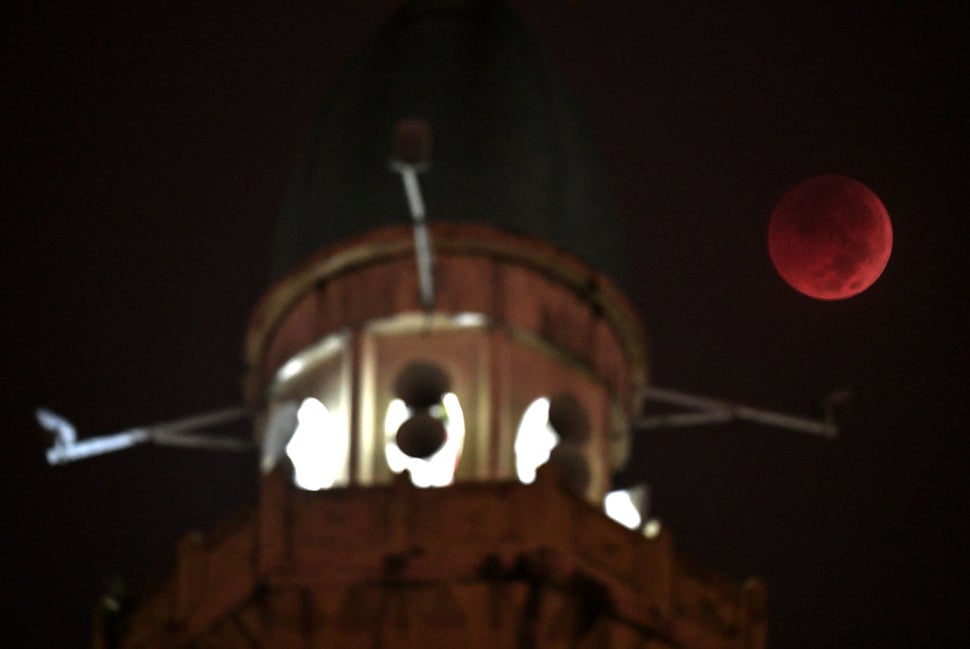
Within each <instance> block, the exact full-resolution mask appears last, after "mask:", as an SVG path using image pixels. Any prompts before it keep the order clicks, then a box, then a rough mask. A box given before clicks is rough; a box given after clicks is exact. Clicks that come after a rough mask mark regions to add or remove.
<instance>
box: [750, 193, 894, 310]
mask: <svg viewBox="0 0 970 649" xmlns="http://www.w3.org/2000/svg"><path fill="white" fill-rule="evenodd" d="M892 247H893V229H892V224H891V223H890V222H889V214H888V213H887V212H886V208H885V206H883V204H882V201H880V200H879V197H878V196H876V195H875V193H873V192H872V190H870V189H869V188H868V187H866V186H865V185H863V184H862V183H860V182H859V181H857V180H853V179H852V178H848V177H846V176H838V175H825V176H815V177H813V178H809V179H808V180H805V181H802V182H800V183H798V184H797V185H795V186H794V187H792V188H791V189H789V190H788V191H787V192H786V193H785V195H784V196H782V198H781V200H780V201H779V202H778V205H776V206H775V209H774V211H773V212H772V214H771V220H770V221H769V223H768V253H769V254H770V255H771V261H772V263H773V264H774V265H775V268H776V269H777V270H778V274H779V275H781V277H782V279H784V280H785V281H786V282H788V284H790V285H791V287H792V288H794V289H795V290H796V291H799V292H801V293H804V294H805V295H808V296H809V297H813V298H816V299H819V300H842V299H845V298H848V297H852V296H853V295H857V294H859V293H861V292H862V291H864V290H866V289H867V288H869V287H870V286H872V284H873V283H874V282H875V281H876V280H877V279H879V276H880V275H882V271H883V270H884V269H885V268H886V264H887V263H888V262H889V255H890V253H891V252H892Z"/></svg>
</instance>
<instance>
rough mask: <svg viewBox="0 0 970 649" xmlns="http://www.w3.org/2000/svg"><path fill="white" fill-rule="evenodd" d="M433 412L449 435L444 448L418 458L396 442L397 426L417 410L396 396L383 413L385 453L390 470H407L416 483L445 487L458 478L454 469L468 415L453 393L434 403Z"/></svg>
mask: <svg viewBox="0 0 970 649" xmlns="http://www.w3.org/2000/svg"><path fill="white" fill-rule="evenodd" d="M430 412H431V414H432V415H433V416H435V417H437V418H438V419H441V420H442V422H443V423H444V426H445V432H446V433H447V436H446V437H445V441H444V444H442V446H441V448H439V449H438V450H437V451H436V452H435V453H434V454H433V455H431V456H430V457H427V458H416V457H411V456H410V455H407V454H406V453H404V451H402V450H401V449H400V447H398V445H397V442H396V441H395V436H396V434H397V431H398V428H400V427H401V424H403V423H404V422H405V421H407V419H408V418H409V417H411V415H412V414H414V411H413V410H412V409H411V408H408V406H407V405H406V404H405V403H404V401H402V400H401V399H394V400H393V401H391V403H390V405H389V406H388V408H387V414H386V415H385V416H384V440H385V445H384V453H385V456H386V458H387V466H388V467H390V469H391V471H393V472H394V473H401V472H402V471H404V470H405V469H407V470H408V472H409V473H410V475H411V482H412V483H413V484H414V486H416V487H446V486H448V485H450V484H451V483H452V482H454V480H455V468H456V467H457V466H458V459H459V458H460V457H461V451H462V447H463V446H464V443H465V417H464V414H463V413H462V410H461V404H460V403H459V402H458V397H457V396H456V395H455V394H454V393H453V392H448V393H446V394H445V395H444V396H442V398H441V404H440V405H437V406H433V407H432V408H431V411H430Z"/></svg>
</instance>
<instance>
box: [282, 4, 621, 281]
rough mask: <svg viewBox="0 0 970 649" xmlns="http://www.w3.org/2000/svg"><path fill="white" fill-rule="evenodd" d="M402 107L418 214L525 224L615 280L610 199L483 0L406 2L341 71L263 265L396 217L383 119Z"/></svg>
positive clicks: (617, 249)
mask: <svg viewBox="0 0 970 649" xmlns="http://www.w3.org/2000/svg"><path fill="white" fill-rule="evenodd" d="M407 117H418V118H421V119H424V120H427V121H428V122H429V123H430V125H431V131H432V136H433V144H432V148H431V167H430V169H429V170H428V171H427V172H426V173H424V174H422V175H421V187H422V190H423V193H424V199H425V203H426V206H427V213H428V218H429V219H431V220H432V221H439V220H450V221H477V222H485V223H489V224H492V225H495V226H498V227H501V228H504V229H507V230H511V231H513V232H525V233H530V234H535V235H538V236H541V237H543V238H545V239H547V240H549V241H551V242H553V243H555V244H557V245H559V246H561V247H563V248H565V249H567V250H569V251H570V252H572V253H574V254H576V255H577V256H579V257H580V258H582V259H584V260H586V261H587V262H588V263H590V264H591V265H593V266H594V267H596V268H597V269H598V270H600V271H602V272H604V273H606V274H607V275H609V276H611V277H612V278H613V279H616V280H622V277H621V275H622V272H621V268H622V254H621V248H622V246H621V244H620V232H619V227H618V225H617V222H616V218H615V215H614V213H613V206H612V200H611V197H610V195H609V192H608V191H607V190H606V187H605V182H604V179H603V177H602V174H601V171H600V169H599V167H598V165H597V164H596V156H595V155H594V154H593V151H592V149H591V146H590V144H589V140H588V136H587V134H586V132H585V130H584V129H583V127H582V125H581V122H580V119H579V118H578V115H577V113H576V110H575V108H574V107H573V104H572V102H571V101H570V99H569V98H568V96H567V93H566V92H565V90H564V88H563V85H562V83H561V82H560V80H559V78H558V77H557V75H556V74H555V73H554V71H553V70H552V68H551V66H550V65H549V63H548V62H547V61H546V60H545V58H544V57H543V56H542V55H541V54H540V53H539V52H538V50H537V48H536V47H535V45H534V44H533V43H532V41H531V40H530V39H529V37H528V36H527V35H526V33H525V31H524V29H523V28H522V26H521V25H520V24H519V22H518V21H517V20H516V18H515V17H514V16H513V15H512V13H511V12H510V11H509V10H508V9H507V8H506V7H505V6H504V5H502V4H501V3H500V2H497V1H492V0H478V1H475V0H465V1H461V0H451V1H447V0H417V1H415V2H412V3H409V4H408V5H406V6H405V7H404V8H403V9H401V10H400V11H398V12H397V13H396V14H395V15H394V16H392V17H391V18H390V19H389V20H388V21H387V22H386V23H385V24H384V25H383V26H382V27H381V29H380V30H379V31H378V33H377V34H376V35H375V36H374V37H373V38H372V40H371V41H370V43H369V44H368V45H367V47H366V48H365V49H364V50H363V52H361V53H360V54H359V56H358V57H357V58H356V60H354V61H353V62H352V63H351V65H350V66H349V67H348V68H347V69H346V70H345V71H344V73H343V75H342V76H341V78H340V79H339V80H338V82H337V84H336V86H335V87H334V88H333V89H332V92H331V94H330V96H329V98H328V100H327V102H326V104H325V106H324V107H323V111H322V113H321V115H320V117H319V120H318V122H317V125H316V129H315V132H314V134H313V136H312V138H311V139H310V141H309V142H308V143H307V145H306V148H305V150H304V151H303V154H302V159H301V161H300V163H299V165H298V167H297V169H296V173H295V174H294V177H293V179H292V181H291V184H290V187H289V190H288V194H287V197H286V200H285V203H284V207H283V211H282V215H281V223H280V231H279V237H278V241H277V245H276V250H275V253H274V257H273V269H272V274H273V278H274V279H277V278H279V277H280V276H282V275H283V274H285V273H286V272H287V271H289V270H290V269H292V268H293V267H294V266H296V265H297V264H298V263H300V262H301V261H303V260H304V259H306V258H307V257H308V256H309V255H311V254H312V253H314V252H316V251H318V250H320V249H322V248H325V247H327V246H328V245H331V244H334V243H337V242H339V241H341V240H343V239H346V238H348V237H351V236H354V235H357V234H361V233H363V232H366V231H368V230H371V229H374V228H376V227H379V226H382V225H386V224H390V223H406V222H408V221H409V219H410V216H409V212H408V209H407V203H406V201H405V197H404V193H403V190H402V187H401V180H400V177H399V176H398V175H397V174H394V173H392V172H391V171H390V170H389V168H388V161H389V158H390V153H391V139H392V135H393V130H394V125H395V124H396V123H397V122H398V120H400V119H402V118H407Z"/></svg>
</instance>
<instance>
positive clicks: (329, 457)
mask: <svg viewBox="0 0 970 649" xmlns="http://www.w3.org/2000/svg"><path fill="white" fill-rule="evenodd" d="M296 416H297V425H296V430H295V431H293V436H292V437H291V438H290V441H289V442H288V443H287V444H286V455H287V456H288V457H289V458H290V461H291V462H293V471H294V473H293V481H294V482H295V483H296V485H297V486H298V487H300V488H302V489H307V490H310V491H317V490H320V489H329V488H330V487H332V486H333V485H334V482H336V481H337V478H338V477H339V476H340V474H341V471H342V469H343V468H344V466H345V465H346V463H347V459H348V451H349V449H348V445H347V434H346V431H343V430H342V427H341V426H339V425H338V423H337V422H336V421H335V418H334V417H333V415H331V414H330V411H329V410H328V409H327V407H326V406H325V405H323V403H322V402H321V401H319V400H318V399H314V398H309V399H304V400H303V402H302V403H301V404H300V408H299V410H297V414H296Z"/></svg>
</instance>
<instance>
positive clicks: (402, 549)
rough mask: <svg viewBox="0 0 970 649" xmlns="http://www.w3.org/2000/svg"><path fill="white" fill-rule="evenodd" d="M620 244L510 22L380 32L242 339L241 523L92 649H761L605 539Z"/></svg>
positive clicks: (632, 319) (618, 537) (621, 377)
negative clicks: (247, 457)
mask: <svg viewBox="0 0 970 649" xmlns="http://www.w3.org/2000/svg"><path fill="white" fill-rule="evenodd" d="M402 179H403V180H404V183H403V187H405V188H406V189H402ZM409 183H410V186H409ZM415 200H417V201H418V204H417V205H416V204H415ZM425 212H426V213H427V215H428V219H429V220H428V222H427V223H426V222H425V220H424V214H425ZM620 241H621V239H620V232H619V228H618V226H617V224H616V220H615V218H614V215H613V212H612V208H611V204H610V200H609V197H608V193H607V192H606V190H605V189H604V183H603V182H602V178H601V177H600V175H599V171H598V168H597V166H596V164H595V162H594V156H593V155H592V153H591V151H590V147H589V145H588V143H587V140H586V136H585V135H584V133H583V130H582V128H581V124H580V121H579V120H578V119H577V116H576V114H575V112H574V110H573V109H572V107H571V104H570V102H569V100H568V98H567V97H566V96H565V93H564V92H563V90H562V88H561V86H560V84H559V82H558V80H557V79H556V76H555V74H554V73H553V72H552V71H551V68H550V66H549V65H548V64H547V63H546V62H545V61H544V60H543V58H542V57H541V56H540V55H539V54H538V53H537V52H536V50H535V48H534V46H533V45H532V43H531V42H530V41H529V39H528V38H527V36H526V35H525V34H524V33H523V31H522V29H521V27H520V26H519V25H518V23H517V22H516V21H515V19H514V17H513V16H512V15H511V14H510V13H509V12H508V10H506V9H505V8H504V7H503V6H502V5H501V4H500V3H499V2H494V1H490V0H464V1H463V0H416V1H415V2H412V3H410V4H408V5H406V6H405V7H403V8H402V9H401V10H400V11H398V13H396V14H395V15H394V16H392V17H391V18H390V19H389V20H388V22H387V23H386V24H385V25H384V26H383V27H382V28H381V29H380V30H379V32H378V33H377V34H376V35H375V37H374V38H373V39H372V41H371V42H370V43H369V44H368V45H367V47H366V48H365V49H364V50H363V52H362V53H361V54H360V55H359V56H358V57H357V59H356V60H355V61H354V62H353V63H352V64H351V66H350V67H349V69H348V70H347V71H346V72H345V73H344V75H343V76H342V77H341V79H340V81H339V82H338V84H337V86H336V87H335V88H334V89H333V91H332V93H331V95H330V98H329V99H328V101H327V103H326V105H325V106H324V109H323V111H322V113H321V116H320V118H319V122H318V125H317V127H316V131H315V133H314V135H313V137H312V138H311V140H310V141H309V143H308V145H307V147H306V149H305V150H304V153H303V157H302V160H301V162H300V164H299V166H298V168H297V171H296V173H295V175H294V178H293V181H292V184H291V186H290V189H289V192H288V196H287V199H286V202H285V205H284V209H283V215H282V219H281V229H280V236H279V241H278V244H277V249H276V254H275V258H274V267H273V280H274V283H273V285H272V286H271V288H270V289H269V291H268V292H267V293H266V295H265V296H264V298H263V299H262V301H261V302H260V304H259V305H258V306H257V307H256V309H255V311H254V314H253V317H252V320H251V323H250V327H249V330H248V332H247V334H246V340H245V352H244V353H245V359H246V367H247V370H246V374H245V377H244V392H245V397H246V400H247V403H248V405H249V407H250V408H251V409H252V411H253V412H254V413H256V417H255V427H254V435H255V438H256V441H257V443H258V446H259V449H260V454H261V467H262V471H263V477H262V489H261V497H260V501H259V503H258V504H257V505H256V506H254V507H253V508H252V509H251V510H250V511H249V512H247V513H246V514H245V515H243V516H242V517H240V518H238V519H236V520H232V521H228V522H227V523H225V524H224V525H223V527H222V528H220V529H217V530H215V531H212V532H210V533H208V534H206V535H204V536H203V535H199V534H189V535H187V536H186V537H185V538H184V539H183V540H182V542H181V543H180V544H179V547H178V551H177V561H176V564H177V565H176V568H175V571H174V574H173V575H172V576H171V578H170V580H169V581H168V582H167V583H166V584H165V585H164V586H163V587H162V588H161V589H160V590H159V591H158V592H157V593H155V594H154V595H152V596H151V597H149V598H147V599H144V600H143V601H141V602H140V603H139V606H138V607H136V608H135V610H134V611H133V613H131V614H130V615H129V616H128V617H127V618H125V619H122V620H118V621H117V623H116V624H115V625H113V626H112V628H111V629H110V630H108V629H107V628H104V629H102V630H101V632H100V633H98V634H96V635H97V638H96V646H100V647H105V648H106V647H109V646H118V647H124V648H126V649H136V648H137V649H149V648H151V649H155V648H159V649H160V648H162V647H186V648H189V647H191V648H199V649H201V648H213V649H215V648H222V647H273V648H276V649H288V648H294V649H295V648H300V649H311V648H314V649H316V648H320V649H323V648H331V647H368V648H371V647H382V648H392V647H401V648H404V647H416V648H417V647H421V648H429V647H459V646H460V647H466V648H468V649H472V648H476V647H489V648H495V647H523V648H525V647H535V648H540V647H564V648H565V647H570V648H572V647H597V648H599V647H603V648H606V647H621V648H631V649H632V648H634V647H650V648H654V649H659V648H662V647H697V648H706V647H733V648H739V649H740V648H742V647H743V648H745V649H760V648H763V647H764V644H765V631H764V596H763V592H762V589H761V587H760V586H759V585H758V583H757V582H756V581H753V582H750V583H748V584H746V585H743V586H741V585H738V584H734V583H732V582H730V581H728V580H726V579H723V578H721V577H718V576H716V575H713V574H710V573H708V572H706V571H704V570H702V569H700V568H699V567H697V566H696V565H694V564H692V563H690V562H688V561H686V560H685V559H684V558H682V557H680V556H679V555H678V554H677V553H676V551H675V550H674V548H673V545H672V541H671V537H670V535H669V533H668V532H667V531H666V530H661V531H660V532H655V533H652V534H650V535H646V534H644V533H641V532H640V531H639V530H631V529H627V528H626V527H623V526H621V525H619V524H618V523H616V522H614V521H613V520H611V519H610V518H609V517H607V516H606V515H605V514H604V513H603V506H602V503H603V499H604V496H605V495H606V494H607V492H609V491H610V476H611V474H612V473H613V472H614V471H616V470H617V469H618V468H619V467H620V466H622V464H623V463H624V462H625V461H626V459H627V457H626V456H627V454H628V451H629V434H630V433H629V427H630V421H631V418H632V417H633V416H634V414H635V413H636V412H637V410H638V407H639V391H640V389H641V388H642V387H643V386H645V385H646V381H647V369H648V364H647V355H646V343H645V334H644V332H643V330H642V326H641V324H640V321H639V319H638V317H637V315H636V313H635V312H634V310H633V309H632V307H631V306H630V305H629V303H628V301H627V300H626V298H625V297H624V295H623V294H622V292H621V291H620V289H619V288H617V283H622V281H623V279H624V278H623V269H622V264H621V263H620V260H621V259H622V257H623V255H622V252H621V250H620V248H621V246H620Z"/></svg>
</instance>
